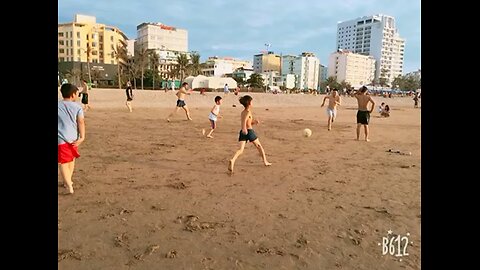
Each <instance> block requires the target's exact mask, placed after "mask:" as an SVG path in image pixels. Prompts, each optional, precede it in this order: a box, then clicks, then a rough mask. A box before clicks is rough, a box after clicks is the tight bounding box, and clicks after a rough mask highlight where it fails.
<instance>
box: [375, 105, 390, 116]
mask: <svg viewBox="0 0 480 270" xmlns="http://www.w3.org/2000/svg"><path fill="white" fill-rule="evenodd" d="M378 113H380V116H382V117H390V106H388V105H386V104H385V102H382V104H380V106H378Z"/></svg>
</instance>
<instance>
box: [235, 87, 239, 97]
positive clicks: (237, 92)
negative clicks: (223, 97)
mask: <svg viewBox="0 0 480 270" xmlns="http://www.w3.org/2000/svg"><path fill="white" fill-rule="evenodd" d="M239 93H240V87H237V88H235V92H234V94H235V96H238V94H239Z"/></svg>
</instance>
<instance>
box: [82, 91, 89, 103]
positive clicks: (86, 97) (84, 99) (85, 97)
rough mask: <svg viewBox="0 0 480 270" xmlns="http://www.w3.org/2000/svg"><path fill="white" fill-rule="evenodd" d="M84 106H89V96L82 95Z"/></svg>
mask: <svg viewBox="0 0 480 270" xmlns="http://www.w3.org/2000/svg"><path fill="white" fill-rule="evenodd" d="M82 104H88V94H85V93H82Z"/></svg>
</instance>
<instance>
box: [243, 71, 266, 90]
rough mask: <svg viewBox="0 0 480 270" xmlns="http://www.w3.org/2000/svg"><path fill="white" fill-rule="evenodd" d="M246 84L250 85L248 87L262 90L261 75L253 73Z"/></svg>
mask: <svg viewBox="0 0 480 270" xmlns="http://www.w3.org/2000/svg"><path fill="white" fill-rule="evenodd" d="M247 84H248V85H250V87H255V88H263V86H264V83H263V77H262V75H260V74H258V73H253V74H252V75H251V76H250V78H249V79H248V80H247Z"/></svg>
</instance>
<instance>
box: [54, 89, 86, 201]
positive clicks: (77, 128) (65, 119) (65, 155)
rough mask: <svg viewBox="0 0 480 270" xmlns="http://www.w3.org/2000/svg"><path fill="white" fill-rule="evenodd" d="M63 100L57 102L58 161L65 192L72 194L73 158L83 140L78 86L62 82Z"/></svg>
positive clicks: (81, 111) (82, 118) (76, 155)
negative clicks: (77, 101) (77, 100)
mask: <svg viewBox="0 0 480 270" xmlns="http://www.w3.org/2000/svg"><path fill="white" fill-rule="evenodd" d="M60 92H61V93H62V97H63V100H61V101H59V102H58V163H59V164H60V174H61V175H62V178H63V183H64V186H65V188H67V192H68V193H69V194H73V182H72V175H73V170H74V167H75V159H76V158H78V157H80V154H79V153H78V146H79V145H80V144H81V143H82V142H83V141H84V140H85V120H84V117H83V109H82V107H81V106H80V105H79V104H78V103H76V102H75V101H76V99H77V92H78V88H77V87H76V86H75V85H73V84H69V83H66V84H63V85H62V88H61V89H60Z"/></svg>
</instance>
